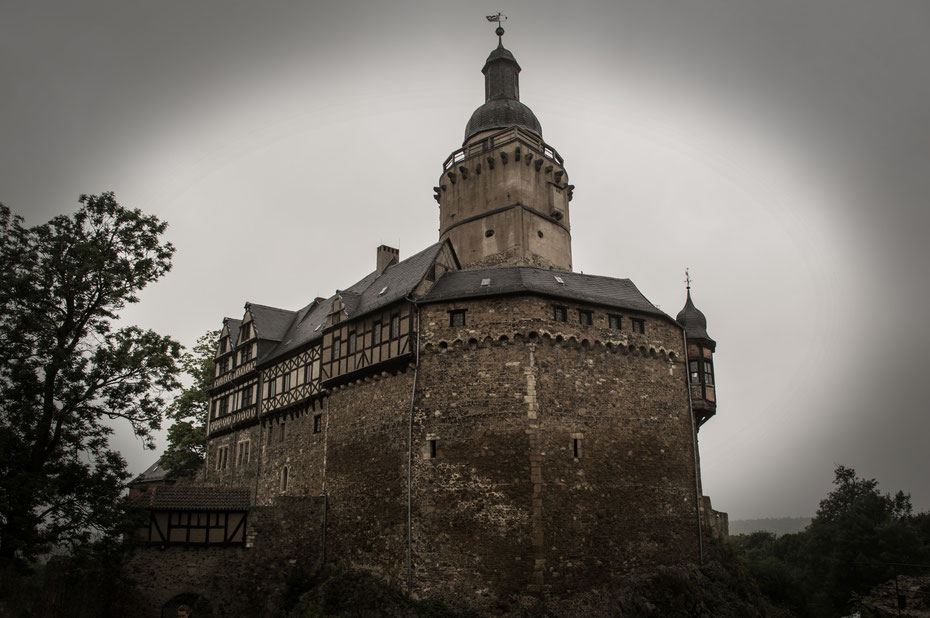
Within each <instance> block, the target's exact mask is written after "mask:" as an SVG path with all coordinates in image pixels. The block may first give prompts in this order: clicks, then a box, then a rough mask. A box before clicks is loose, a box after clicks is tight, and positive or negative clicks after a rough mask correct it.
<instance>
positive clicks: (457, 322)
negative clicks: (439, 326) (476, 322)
mask: <svg viewBox="0 0 930 618" xmlns="http://www.w3.org/2000/svg"><path fill="white" fill-rule="evenodd" d="M449 326H465V309H453V310H452V311H450V312H449Z"/></svg>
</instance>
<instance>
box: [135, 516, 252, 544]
mask: <svg viewBox="0 0 930 618" xmlns="http://www.w3.org/2000/svg"><path fill="white" fill-rule="evenodd" d="M245 533H246V513H245V512H243V511H231V512H230V511H151V512H150V517H149V526H148V528H147V529H146V530H145V532H144V533H143V534H145V535H146V538H145V539H144V540H145V541H147V542H149V543H153V544H156V545H234V544H243V543H245Z"/></svg>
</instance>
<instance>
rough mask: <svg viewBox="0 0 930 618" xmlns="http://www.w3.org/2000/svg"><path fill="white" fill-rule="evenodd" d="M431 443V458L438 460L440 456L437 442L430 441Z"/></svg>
mask: <svg viewBox="0 0 930 618" xmlns="http://www.w3.org/2000/svg"><path fill="white" fill-rule="evenodd" d="M428 442H429V458H430V459H436V457H437V455H438V454H439V450H438V447H437V446H436V442H437V441H436V440H428Z"/></svg>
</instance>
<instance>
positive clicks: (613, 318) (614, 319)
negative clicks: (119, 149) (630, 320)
mask: <svg viewBox="0 0 930 618" xmlns="http://www.w3.org/2000/svg"><path fill="white" fill-rule="evenodd" d="M607 326H608V327H609V328H611V329H613V330H620V316H619V315H608V316H607Z"/></svg>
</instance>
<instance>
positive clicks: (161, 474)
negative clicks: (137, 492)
mask: <svg viewBox="0 0 930 618" xmlns="http://www.w3.org/2000/svg"><path fill="white" fill-rule="evenodd" d="M166 474H168V472H167V471H166V470H165V469H164V468H162V467H161V466H160V465H158V462H157V461H156V462H155V463H153V464H152V465H151V466H149V467H148V468H146V470H145V472H143V473H142V474H140V475H139V476H137V477H136V478H134V479H132V480H131V481H129V484H130V485H135V484H136V483H153V482H156V481H163V480H165V475H166Z"/></svg>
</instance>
